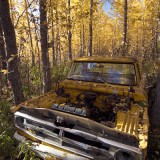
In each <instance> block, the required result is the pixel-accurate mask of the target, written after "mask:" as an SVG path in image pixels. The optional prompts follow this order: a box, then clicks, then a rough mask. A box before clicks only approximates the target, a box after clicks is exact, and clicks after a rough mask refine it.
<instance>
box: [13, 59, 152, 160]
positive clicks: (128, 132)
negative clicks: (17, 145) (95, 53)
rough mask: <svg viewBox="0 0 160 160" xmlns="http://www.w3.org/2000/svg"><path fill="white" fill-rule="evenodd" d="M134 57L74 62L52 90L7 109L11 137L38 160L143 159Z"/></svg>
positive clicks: (144, 105) (144, 124)
mask: <svg viewBox="0 0 160 160" xmlns="http://www.w3.org/2000/svg"><path fill="white" fill-rule="evenodd" d="M142 81H143V79H141V74H140V70H139V66H138V62H137V60H136V59H134V58H99V57H86V58H79V59H76V60H74V62H73V64H72V67H71V70H70V72H69V74H68V77H67V78H66V80H64V81H63V82H60V83H57V84H56V85H55V86H54V87H53V91H52V92H49V93H46V94H44V95H42V96H40V97H37V98H33V99H30V100H28V101H26V102H24V103H22V104H20V105H18V106H15V107H14V108H13V111H14V117H15V126H16V128H17V132H16V133H15V138H16V139H17V140H19V141H20V140H23V139H27V140H30V141H31V142H33V143H32V149H33V151H34V152H35V153H37V155H38V156H40V157H41V158H43V159H52V158H53V159H65V160H91V159H93V160H144V159H145V157H146V151H147V143H148V127H149V123H148V100H147V99H148V97H147V94H146V92H145V90H144V85H143V83H142Z"/></svg>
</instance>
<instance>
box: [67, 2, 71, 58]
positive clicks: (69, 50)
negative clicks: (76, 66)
mask: <svg viewBox="0 0 160 160" xmlns="http://www.w3.org/2000/svg"><path fill="white" fill-rule="evenodd" d="M71 26H72V24H71V1H70V0H68V57H69V60H72V33H71Z"/></svg>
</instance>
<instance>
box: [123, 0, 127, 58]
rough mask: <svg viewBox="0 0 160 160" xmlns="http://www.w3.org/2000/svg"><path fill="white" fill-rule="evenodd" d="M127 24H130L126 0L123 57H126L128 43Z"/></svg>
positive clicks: (125, 1)
mask: <svg viewBox="0 0 160 160" xmlns="http://www.w3.org/2000/svg"><path fill="white" fill-rule="evenodd" d="M127 22H128V0H124V24H123V40H122V46H123V52H124V53H122V54H123V56H125V55H126V42H127V26H128V25H127Z"/></svg>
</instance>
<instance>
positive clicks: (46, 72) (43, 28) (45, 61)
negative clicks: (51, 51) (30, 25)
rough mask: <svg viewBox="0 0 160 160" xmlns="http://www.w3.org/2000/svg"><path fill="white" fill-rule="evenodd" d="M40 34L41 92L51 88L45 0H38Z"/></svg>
mask: <svg viewBox="0 0 160 160" xmlns="http://www.w3.org/2000/svg"><path fill="white" fill-rule="evenodd" d="M40 35H41V53H42V69H43V92H44V93H45V92H48V91H50V90H51V73H50V64H49V55H48V24H47V12H46V1H45V0H40Z"/></svg>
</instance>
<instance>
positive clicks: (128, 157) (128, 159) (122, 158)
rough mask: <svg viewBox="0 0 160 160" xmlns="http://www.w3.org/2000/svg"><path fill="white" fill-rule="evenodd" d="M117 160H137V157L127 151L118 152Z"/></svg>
mask: <svg viewBox="0 0 160 160" xmlns="http://www.w3.org/2000/svg"><path fill="white" fill-rule="evenodd" d="M115 160H135V155H134V154H133V153H131V152H129V151H126V150H118V151H117V152H116V154H115Z"/></svg>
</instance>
